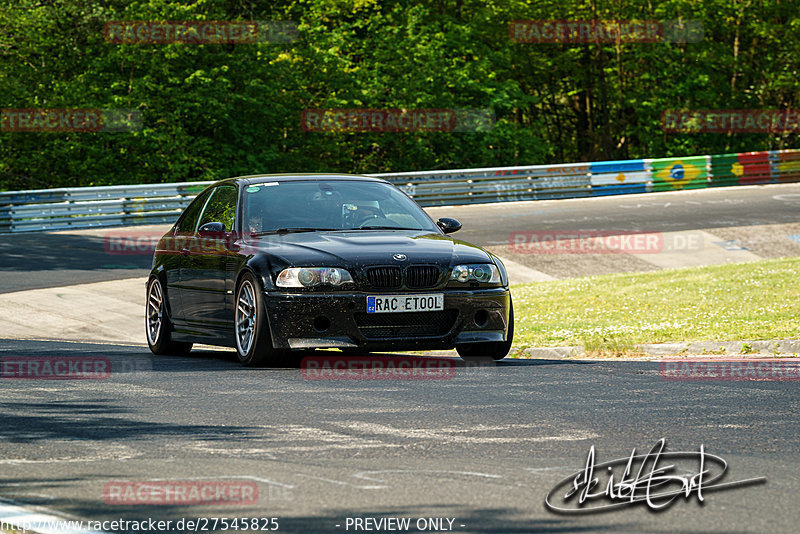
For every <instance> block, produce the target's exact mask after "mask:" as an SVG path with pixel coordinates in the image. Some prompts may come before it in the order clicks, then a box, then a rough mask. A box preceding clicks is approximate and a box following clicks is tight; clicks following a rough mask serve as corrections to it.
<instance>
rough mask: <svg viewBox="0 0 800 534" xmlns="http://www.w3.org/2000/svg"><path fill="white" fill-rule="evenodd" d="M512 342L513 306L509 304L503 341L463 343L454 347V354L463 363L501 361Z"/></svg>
mask: <svg viewBox="0 0 800 534" xmlns="http://www.w3.org/2000/svg"><path fill="white" fill-rule="evenodd" d="M513 341H514V304H513V303H509V310H508V334H507V335H506V340H505V341H489V342H484V343H464V344H463V345H456V352H458V355H459V356H461V359H462V360H465V361H476V360H486V359H487V358H491V359H493V360H495V361H497V360H502V359H503V358H505V357H506V356H507V355H508V351H510V350H511V343H513Z"/></svg>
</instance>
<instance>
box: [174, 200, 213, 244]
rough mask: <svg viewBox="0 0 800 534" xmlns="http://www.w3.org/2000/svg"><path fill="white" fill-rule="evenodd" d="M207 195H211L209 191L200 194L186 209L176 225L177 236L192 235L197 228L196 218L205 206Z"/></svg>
mask: <svg viewBox="0 0 800 534" xmlns="http://www.w3.org/2000/svg"><path fill="white" fill-rule="evenodd" d="M209 194H211V192H210V191H205V192H203V193H201V194H200V196H198V197H197V198H196V199H195V200H194V202H192V203H191V204H190V205H189V207H188V208H186V211H185V212H184V213H183V218H182V219H181V220H180V222H179V223H178V233H179V234H193V233H194V231H195V229H196V228H197V218H198V217H199V216H200V212H201V211H202V210H203V206H205V204H206V201H207V200H208V195H209Z"/></svg>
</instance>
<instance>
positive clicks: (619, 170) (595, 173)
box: [590, 159, 650, 197]
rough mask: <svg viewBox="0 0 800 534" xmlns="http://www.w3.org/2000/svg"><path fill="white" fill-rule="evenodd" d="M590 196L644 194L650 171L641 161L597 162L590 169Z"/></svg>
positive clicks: (646, 189) (648, 182)
mask: <svg viewBox="0 0 800 534" xmlns="http://www.w3.org/2000/svg"><path fill="white" fill-rule="evenodd" d="M590 172H591V173H592V176H591V184H592V196H593V197H595V196H604V195H625V194H630V193H646V192H647V191H648V185H649V184H650V169H649V166H648V165H647V164H646V162H645V161H644V160H643V159H632V160H621V161H599V162H596V163H592V164H591V167H590Z"/></svg>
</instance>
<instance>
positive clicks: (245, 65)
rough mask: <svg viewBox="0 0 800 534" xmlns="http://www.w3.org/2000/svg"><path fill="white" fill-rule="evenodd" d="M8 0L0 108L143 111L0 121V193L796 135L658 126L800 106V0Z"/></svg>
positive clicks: (740, 145)
mask: <svg viewBox="0 0 800 534" xmlns="http://www.w3.org/2000/svg"><path fill="white" fill-rule="evenodd" d="M599 6H600V3H597V2H594V1H589V2H585V1H583V0H565V1H562V2H554V1H543V2H529V1H523V0H504V1H489V2H487V1H484V0H480V1H478V0H436V1H430V0H428V1H422V2H420V1H410V0H398V1H395V2H381V1H378V0H350V1H344V0H278V1H275V2H256V1H255V0H237V1H236V2H231V1H229V0H204V1H199V2H183V1H177V0H147V1H144V0H140V1H126V0H0V21H2V22H1V23H0V65H2V66H0V95H2V99H1V100H0V107H3V108H101V109H133V110H138V111H139V112H140V113H141V116H142V128H141V129H139V130H138V131H133V132H97V133H87V132H69V133H66V132H62V133H30V132H26V133H22V132H8V131H3V132H0V189H30V188H46V187H58V186H77V185H101V184H116V183H149V182H176V181H184V180H210V179H216V178H222V177H227V176H233V175H240V174H252V173H261V172H326V171H339V172H388V171H409V170H423V169H444V168H458V167H482V166H504V165H517V164H537V163H548V162H571V161H587V160H603V159H624V158H636V157H666V156H673V155H679V156H683V155H691V154H707V153H724V152H736V151H746V150H764V149H775V148H789V147H796V146H798V139H797V135H787V136H779V135H769V134H738V135H719V134H710V133H705V134H665V133H663V132H662V131H661V128H660V116H661V112H662V111H664V110H666V109H726V108H734V109H744V108H753V109H762V108H768V109H798V108H800V102H798V98H800V90H799V89H800V76H798V74H797V73H798V66H799V64H800V40H798V39H797V38H796V37H795V35H796V34H797V30H798V28H799V27H800V21H799V20H798V19H797V15H796V14H797V12H798V2H797V0H792V1H788V2H786V1H783V0H746V1H745V0H724V1H723V0H708V1H705V2H702V3H698V2H694V1H690V0H667V1H664V2H658V3H653V2H631V3H627V5H622V4H619V3H611V4H606V3H603V6H604V7H599ZM681 17H682V18H686V19H697V20H699V21H701V22H702V24H703V27H704V30H705V35H704V39H703V40H702V41H700V42H697V43H684V44H680V43H677V44H676V43H663V42H662V43H638V44H636V43H624V44H619V45H618V44H614V43H611V44H597V43H593V44H555V43H552V44H533V43H516V42H513V41H512V40H511V39H510V38H509V22H510V21H513V20H517V19H527V20H533V19H538V20H543V19H579V20H590V19H645V20H669V19H677V18H681ZM120 20H127V21H135V20H155V21H165V20H172V21H177V20H238V21H247V20H285V21H293V22H294V23H296V24H297V27H298V30H299V33H298V38H297V39H296V40H294V41H291V42H283V43H280V42H279V43H274V42H273V43H256V44H238V45H231V44H204V45H190V44H151V45H142V44H123V45H118V44H112V43H109V42H106V40H105V39H104V34H103V28H104V25H105V24H106V23H107V22H109V21H120ZM309 108H323V109H326V108H376V109H391V108H408V109H413V108H447V109H467V108H481V109H492V110H493V111H494V113H495V114H496V117H497V123H496V124H495V126H494V127H493V128H491V129H489V130H487V131H477V132H450V133H443V132H427V133H426V132H409V133H389V132H386V133H352V132H350V133H347V132H339V133H321V132H307V131H303V130H302V128H301V126H300V117H301V113H302V112H303V110H305V109H309Z"/></svg>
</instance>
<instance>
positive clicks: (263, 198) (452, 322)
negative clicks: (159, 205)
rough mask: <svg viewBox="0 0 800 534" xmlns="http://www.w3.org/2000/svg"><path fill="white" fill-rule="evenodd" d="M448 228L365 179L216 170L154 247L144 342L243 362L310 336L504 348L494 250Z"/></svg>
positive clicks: (316, 344)
mask: <svg viewBox="0 0 800 534" xmlns="http://www.w3.org/2000/svg"><path fill="white" fill-rule="evenodd" d="M460 228H461V224H460V223H459V222H458V221H456V220H455V219H450V218H442V219H439V220H438V221H437V222H434V221H433V220H432V219H431V218H430V217H429V216H428V215H427V214H426V213H425V212H424V211H423V210H422V209H421V208H420V207H419V206H418V205H417V204H416V203H415V202H414V201H413V200H412V199H411V198H409V197H408V196H407V195H406V194H405V193H403V192H402V191H400V190H399V189H397V188H396V187H395V186H393V185H392V184H390V183H388V182H386V181H384V180H379V179H375V178H368V177H363V176H351V175H321V174H307V175H271V176H246V177H239V178H230V179H227V180H222V181H220V182H217V183H215V184H213V185H212V186H210V187H208V188H207V189H205V190H204V191H203V192H202V193H200V194H199V195H198V196H197V198H195V199H194V201H192V203H191V204H190V205H189V207H187V208H186V210H185V211H184V212H183V213H182V214H181V216H180V218H179V219H178V221H177V222H176V223H175V225H174V226H173V227H172V228H171V229H170V230H169V232H167V234H166V235H164V236H163V237H162V238H161V239H160V241H159V243H158V245H157V247H156V251H155V255H154V257H153V269H152V271H151V274H150V277H149V280H148V282H147V304H146V314H145V323H146V332H147V342H148V344H149V346H150V350H152V351H153V352H154V353H155V354H170V353H173V354H174V353H185V352H187V351H189V350H190V349H191V347H192V344H193V343H204V344H209V345H221V346H229V347H235V348H236V350H237V353H238V356H239V360H240V361H241V362H242V363H243V364H245V365H265V364H266V365H268V364H270V363H275V362H277V361H279V360H280V357H281V356H283V355H285V354H287V353H288V352H289V351H293V350H311V349H317V348H339V349H342V350H344V351H345V352H352V353H359V354H364V353H368V352H377V351H403V350H433V349H452V348H453V347H455V349H456V350H457V351H458V354H459V355H460V356H461V357H462V358H465V359H470V358H493V359H496V360H499V359H502V358H503V357H505V356H506V354H508V351H509V349H510V347H511V342H512V339H513V335H514V312H513V307H512V304H511V294H510V292H509V289H508V276H507V275H506V271H505V267H504V266H503V264H502V262H501V261H500V260H499V259H498V258H497V257H496V256H494V255H493V254H491V253H489V252H487V251H485V250H483V249H482V248H480V247H477V246H475V245H471V244H469V243H465V242H463V241H458V240H456V239H453V238H451V237H449V236H448V235H447V234H450V233H452V232H455V231H457V230H458V229H460Z"/></svg>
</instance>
